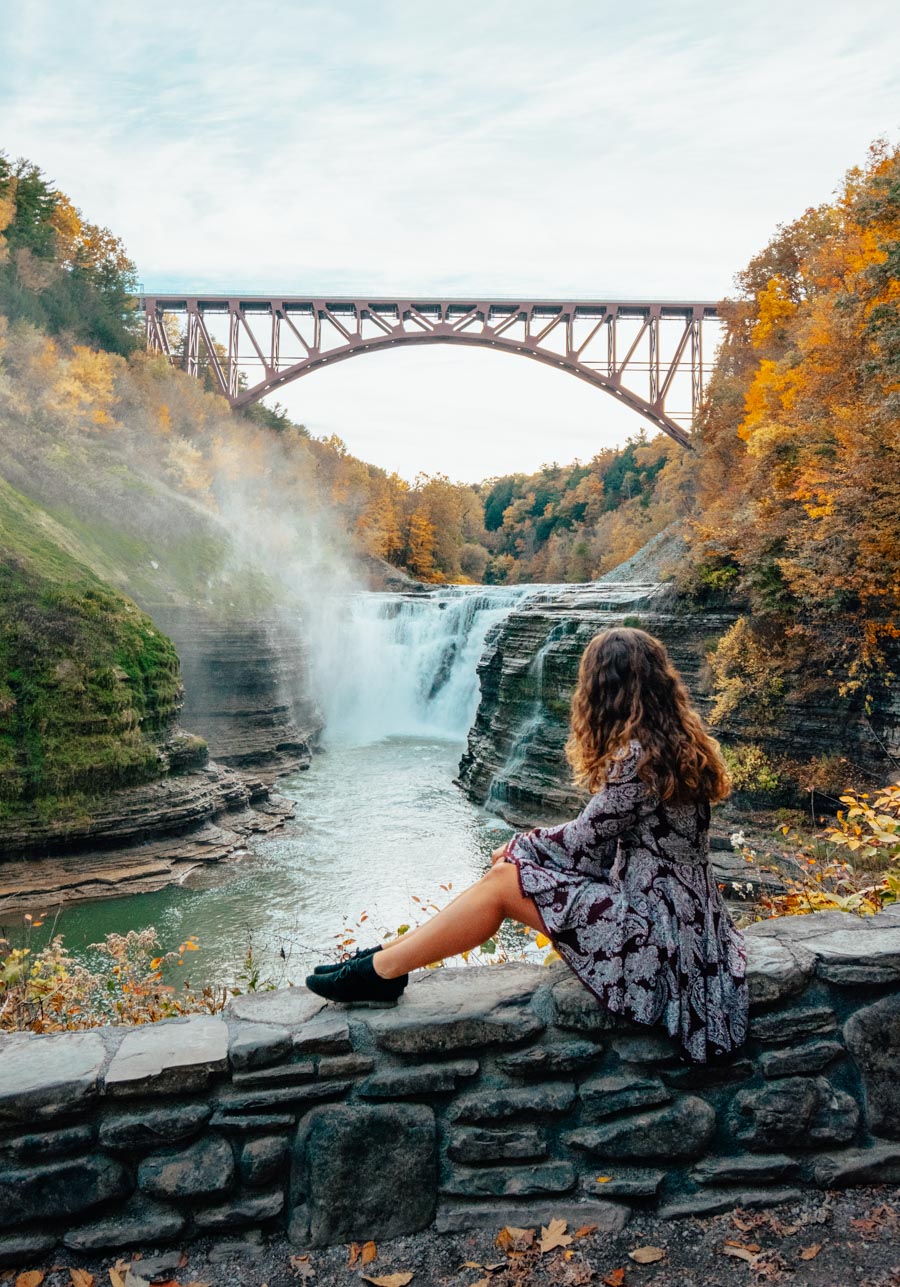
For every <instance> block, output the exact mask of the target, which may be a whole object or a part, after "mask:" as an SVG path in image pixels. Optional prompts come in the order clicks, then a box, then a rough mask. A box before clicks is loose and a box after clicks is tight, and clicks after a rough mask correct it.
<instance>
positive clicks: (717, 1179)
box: [691, 1153, 800, 1184]
mask: <svg viewBox="0 0 900 1287" xmlns="http://www.w3.org/2000/svg"><path fill="white" fill-rule="evenodd" d="M799 1170H800V1163H799V1162H797V1161H796V1160H795V1159H794V1158H792V1157H786V1156H785V1154H784V1153H769V1154H763V1155H761V1156H759V1157H754V1156H753V1155H751V1154H744V1155H743V1156H738V1157H723V1158H710V1159H709V1160H707V1161H705V1162H699V1163H698V1164H697V1166H695V1167H694V1169H693V1170H692V1171H691V1179H692V1180H696V1182H697V1183H698V1184H754V1183H759V1182H760V1181H763V1182H764V1183H765V1182H768V1181H771V1180H790V1179H793V1177H794V1176H795V1175H796V1174H797V1172H798V1171H799Z"/></svg>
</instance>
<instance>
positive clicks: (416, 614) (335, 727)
mask: <svg viewBox="0 0 900 1287" xmlns="http://www.w3.org/2000/svg"><path fill="white" fill-rule="evenodd" d="M534 588H535V587H533V586H473V587H471V588H469V587H463V586H448V587H442V588H440V589H436V590H433V591H430V592H429V593H427V594H418V595H404V596H401V595H396V594H377V593H368V594H365V593H364V594H358V595H353V596H351V597H350V598H348V599H346V600H344V602H343V604H342V609H341V611H340V613H331V614H329V615H330V618H331V630H330V632H329V639H328V646H327V647H326V648H320V649H317V650H316V651H317V656H316V658H315V669H316V676H317V680H318V683H317V688H318V690H319V693H320V699H319V700H320V703H321V706H322V710H323V714H324V716H325V734H324V740H325V744H326V746H329V745H331V746H365V745H368V744H370V743H373V742H378V741H381V740H382V739H383V738H386V737H438V738H448V739H452V740H454V741H462V740H463V739H464V738H465V735H466V733H467V732H468V729H469V726H470V724H471V722H472V720H473V719H474V716H475V711H476V709H477V706H478V675H477V666H478V661H479V659H480V657H481V653H482V650H483V648H484V641H485V638H486V636H487V633H488V631H489V630H490V628H491V626H493V625H495V624H496V623H497V622H499V621H502V620H503V618H504V617H505V616H506V615H507V614H508V613H509V612H511V611H512V609H513V608H514V607H515V606H516V605H517V604H518V603H520V602H521V600H522V599H523V598H525V596H526V595H528V594H529V593H531V592H533V591H534Z"/></svg>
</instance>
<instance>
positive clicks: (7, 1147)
mask: <svg viewBox="0 0 900 1287" xmlns="http://www.w3.org/2000/svg"><path fill="white" fill-rule="evenodd" d="M93 1142H94V1128H93V1126H61V1127H60V1128H59V1129H58V1130H55V1131H42V1132H41V1133H40V1134H39V1135H17V1136H16V1138H15V1139H7V1140H4V1141H3V1142H2V1143H0V1161H2V1162H4V1163H9V1162H22V1161H24V1162H42V1161H43V1160H44V1159H45V1158H49V1157H63V1156H64V1155H65V1154H66V1153H83V1152H85V1151H86V1150H87V1149H89V1148H90V1146H91V1144H92V1143H93Z"/></svg>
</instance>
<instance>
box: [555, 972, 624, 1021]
mask: <svg viewBox="0 0 900 1287" xmlns="http://www.w3.org/2000/svg"><path fill="white" fill-rule="evenodd" d="M551 996H552V1000H553V1021H554V1023H556V1024H558V1026H559V1027H560V1028H568V1029H569V1030H570V1031H574V1032H631V1031H633V1030H634V1029H635V1025H634V1024H633V1023H631V1022H630V1021H629V1020H628V1019H623V1018H621V1017H620V1016H619V1015H615V1014H611V1013H610V1011H609V1010H607V1009H606V1008H605V1007H604V1006H602V1005H600V1003H599V1001H598V1000H597V998H596V997H595V996H594V995H593V993H591V992H589V991H588V990H587V988H586V987H585V986H584V984H583V983H582V982H581V981H580V980H579V979H576V978H575V977H574V976H573V975H571V974H570V973H569V972H568V971H567V972H566V974H565V976H564V977H563V978H562V979H560V981H559V982H558V983H555V984H554V985H553V990H552V993H551Z"/></svg>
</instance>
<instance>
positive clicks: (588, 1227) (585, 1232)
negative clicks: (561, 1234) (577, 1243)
mask: <svg viewBox="0 0 900 1287" xmlns="http://www.w3.org/2000/svg"><path fill="white" fill-rule="evenodd" d="M596 1232H597V1226H596V1225H595V1224H583V1225H582V1226H581V1228H580V1229H576V1230H575V1232H574V1233H573V1234H572V1237H573V1238H589V1237H590V1236H591V1234H592V1233H596Z"/></svg>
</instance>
